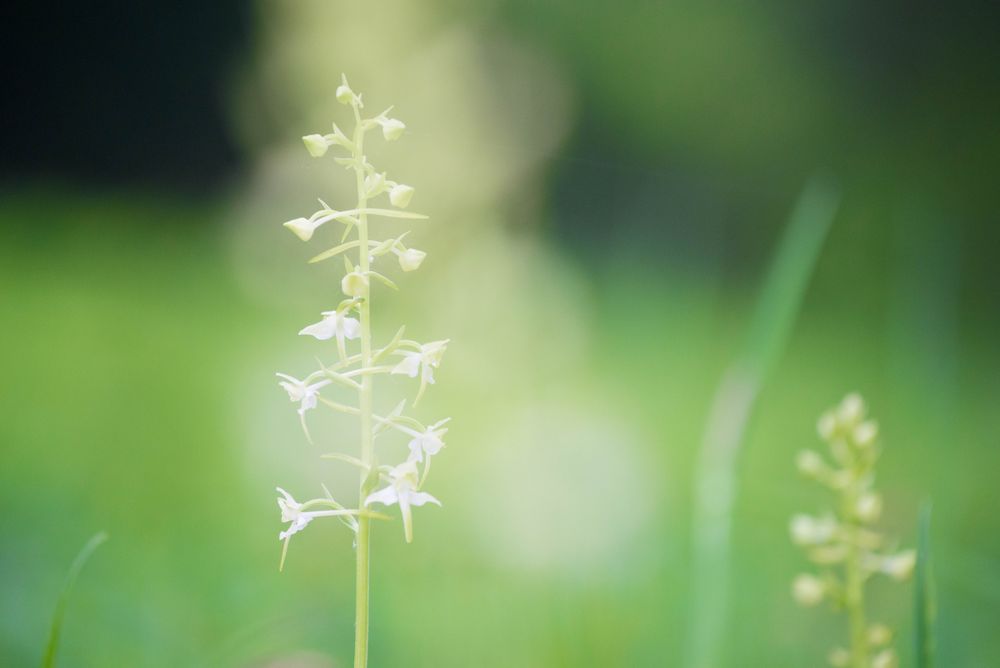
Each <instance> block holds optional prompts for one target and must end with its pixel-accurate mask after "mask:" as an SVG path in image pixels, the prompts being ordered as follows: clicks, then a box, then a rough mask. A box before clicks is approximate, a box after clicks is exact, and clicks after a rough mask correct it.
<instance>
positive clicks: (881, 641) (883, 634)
mask: <svg viewBox="0 0 1000 668" xmlns="http://www.w3.org/2000/svg"><path fill="white" fill-rule="evenodd" d="M890 642H892V629H890V628H889V627H888V626H886V625H885V624H872V625H871V626H869V627H868V643H869V644H870V645H872V646H873V647H881V646H883V645H888V644H889V643H890Z"/></svg>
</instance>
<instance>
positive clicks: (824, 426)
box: [816, 411, 837, 441]
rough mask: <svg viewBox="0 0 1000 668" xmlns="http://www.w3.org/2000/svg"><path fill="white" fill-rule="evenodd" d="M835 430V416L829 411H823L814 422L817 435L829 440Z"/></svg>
mask: <svg viewBox="0 0 1000 668" xmlns="http://www.w3.org/2000/svg"><path fill="white" fill-rule="evenodd" d="M836 431H837V417H836V416H835V415H834V414H833V413H832V412H830V411H827V412H826V413H823V415H822V416H821V417H820V418H819V422H817V423H816V432H817V433H818V434H819V437H820V438H822V439H823V440H824V441H829V440H830V439H832V438H833V435H834V433H836Z"/></svg>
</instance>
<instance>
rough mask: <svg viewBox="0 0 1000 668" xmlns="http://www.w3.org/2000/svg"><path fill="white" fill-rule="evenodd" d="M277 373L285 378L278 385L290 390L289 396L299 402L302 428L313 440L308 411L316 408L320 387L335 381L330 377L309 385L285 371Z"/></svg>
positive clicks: (287, 390)
mask: <svg viewBox="0 0 1000 668" xmlns="http://www.w3.org/2000/svg"><path fill="white" fill-rule="evenodd" d="M275 375H276V376H278V377H279V378H284V380H282V381H279V382H278V385H281V387H283V388H284V389H285V391H286V392H288V398H289V399H290V400H291V401H297V402H298V403H299V408H298V411H297V412H298V414H299V420H300V421H301V422H302V430H303V431H304V432H305V433H306V438H308V439H309V440H310V441H312V437H311V436H310V435H309V428H308V427H306V411H307V410H310V409H312V408H316V402H317V401H318V397H319V390H320V388H322V387H325V386H327V385H329V384H330V383H331V382H333V381H331V380H330V379H329V378H325V379H323V380H321V381H318V382H316V383H313V384H311V385H309V384H307V383H306V382H305V381H302V380H299V379H297V378H293V377H292V376H289V375H287V374H284V373H279V374H275Z"/></svg>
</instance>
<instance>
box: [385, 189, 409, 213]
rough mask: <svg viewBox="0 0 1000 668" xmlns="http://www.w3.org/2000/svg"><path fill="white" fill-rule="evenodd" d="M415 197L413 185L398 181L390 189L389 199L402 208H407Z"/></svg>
mask: <svg viewBox="0 0 1000 668" xmlns="http://www.w3.org/2000/svg"><path fill="white" fill-rule="evenodd" d="M411 199H413V188H412V187H411V186H407V185H404V184H402V183H398V184H396V185H395V186H393V187H392V190H390V191H389V201H390V202H392V205H393V206H395V207H398V208H400V209H405V208H406V207H407V206H409V205H410V200H411Z"/></svg>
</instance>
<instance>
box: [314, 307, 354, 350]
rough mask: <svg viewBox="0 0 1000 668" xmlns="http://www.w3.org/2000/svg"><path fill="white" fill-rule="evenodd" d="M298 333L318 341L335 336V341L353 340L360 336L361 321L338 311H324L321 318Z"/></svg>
mask: <svg viewBox="0 0 1000 668" xmlns="http://www.w3.org/2000/svg"><path fill="white" fill-rule="evenodd" d="M299 334H300V335H304V336H314V337H316V338H317V339H319V340H320V341H326V340H328V339H332V338H333V337H335V336H336V337H337V341H338V342H339V343H343V342H344V339H347V340H349V341H353V340H354V339H356V338H358V337H359V336H361V323H360V322H358V320H357V318H349V317H347V316H345V315H344V314H343V313H341V312H340V311H324V312H323V319H322V320H320V321H319V322H317V323H313V324H312V325H309V326H308V327H304V328H303V329H302V331H300V332H299Z"/></svg>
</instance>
